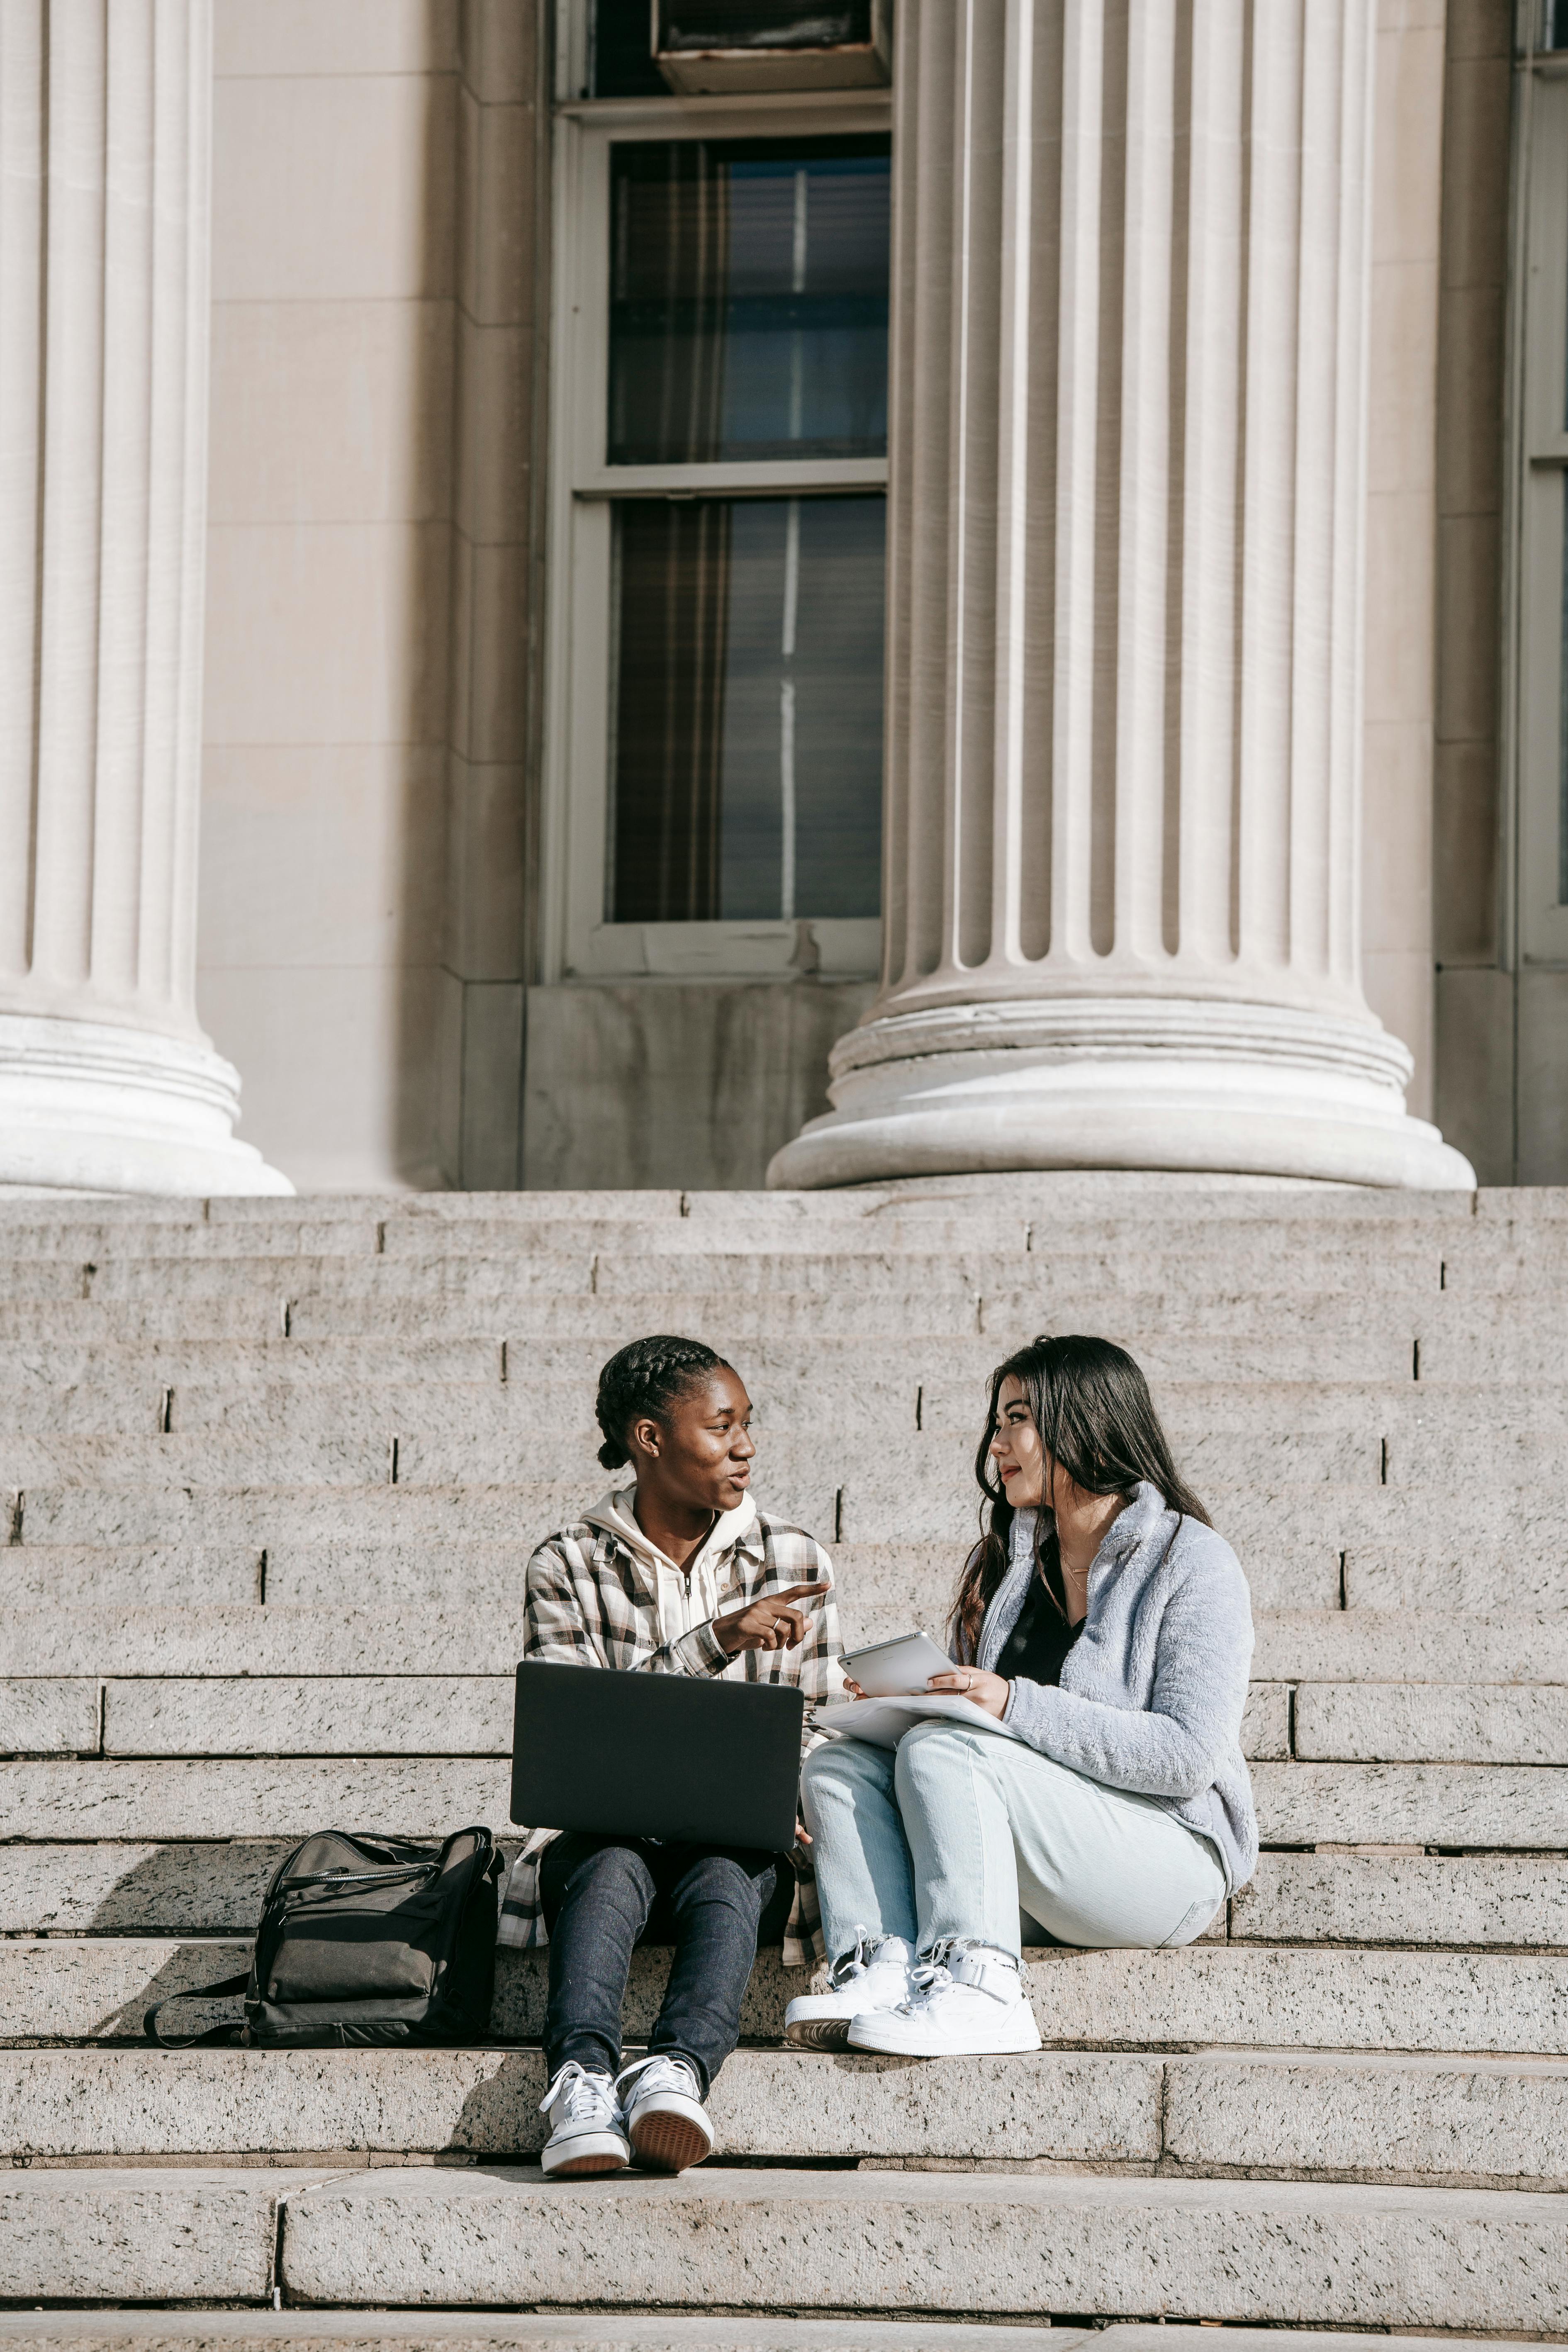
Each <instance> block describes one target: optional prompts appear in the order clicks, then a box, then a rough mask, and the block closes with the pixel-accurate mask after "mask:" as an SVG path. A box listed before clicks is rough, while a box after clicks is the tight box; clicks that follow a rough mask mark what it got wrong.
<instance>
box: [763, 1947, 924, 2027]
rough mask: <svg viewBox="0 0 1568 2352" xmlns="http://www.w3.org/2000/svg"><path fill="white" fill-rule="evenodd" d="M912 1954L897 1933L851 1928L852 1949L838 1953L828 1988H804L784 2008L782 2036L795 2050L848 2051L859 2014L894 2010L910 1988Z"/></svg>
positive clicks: (867, 2014) (862, 2015) (912, 1963)
mask: <svg viewBox="0 0 1568 2352" xmlns="http://www.w3.org/2000/svg"><path fill="white" fill-rule="evenodd" d="M914 1965H915V1956H914V1953H913V1952H912V1951H911V1950H910V1947H909V1945H908V1944H906V1943H905V1941H904V1939H903V1937H901V1936H879V1937H869V1936H868V1935H867V1933H866V1930H865V1928H864V1927H857V1928H856V1930H855V1948H854V1950H853V1951H852V1952H841V1953H840V1954H839V1956H838V1958H837V1959H836V1960H835V1961H834V1963H833V1967H832V1970H831V1972H830V1979H831V1982H830V1990H828V1991H826V1992H803V1993H802V1994H801V1995H800V1997H799V1999H798V2000H792V2001H791V2003H790V2005H789V2007H788V2008H787V2009H786V2010H785V2011H784V2040H785V2041H786V2042H789V2043H790V2044H791V2046H792V2047H793V2048H795V2049H796V2050H847V2049H848V2047H849V2027H850V2023H851V2021H852V2020H853V2019H855V2018H857V2017H868V2016H870V2015H872V2014H873V2013H874V2012H875V2011H880V2010H887V2009H897V2007H898V2005H899V2003H900V2001H901V2000H908V1999H909V1997H910V1991H911V1990H912V1989H913V1988H912V1985H911V1978H912V1975H913V1971H914Z"/></svg>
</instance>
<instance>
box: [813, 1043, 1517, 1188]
mask: <svg viewBox="0 0 1568 2352" xmlns="http://www.w3.org/2000/svg"><path fill="white" fill-rule="evenodd" d="M1411 1067H1412V1064H1411V1059H1410V1055H1409V1054H1408V1053H1407V1052H1406V1050H1405V1047H1404V1046H1403V1045H1401V1044H1400V1043H1399V1040H1398V1039H1397V1038H1396V1037H1391V1036H1390V1035H1389V1034H1387V1032H1386V1031H1385V1030H1384V1029H1381V1028H1379V1027H1377V1026H1376V1025H1375V1024H1372V1023H1370V1022H1361V1021H1347V1020H1343V1019H1341V1018H1339V1017H1337V1016H1332V1015H1325V1014H1319V1013H1294V1012H1290V1011H1289V1010H1287V1009H1283V1008H1279V1007H1276V1006H1273V1005H1258V1004H1237V1003H1224V1002H1215V1003H1209V1002H1207V1001H1204V1000H1199V999H1194V998H1186V999H1181V1000H1164V1001H1162V1000H1152V999H1150V998H1142V999H1140V998H1131V999H1117V998H1077V999H1075V998H1072V997H1061V998H1057V999H1053V1000H1051V1001H1049V1002H1047V1003H1042V1002H1041V1001H1040V1000H1039V999H1038V998H1035V999H1032V1000H1030V1001H1028V1002H1026V1003H995V1004H978V1005H963V1006H960V1007H958V1008H955V1009H949V1008H946V1007H942V1008H939V1009H937V1010H934V1011H928V1012H922V1013H888V1014H886V1015H884V1016H883V1017H882V1018H880V1019H879V1020H876V1021H871V1022H868V1023H867V1024H866V1025H865V1026H864V1027H863V1028H859V1029H852V1030H851V1031H850V1032H849V1034H848V1035H847V1036H846V1037H841V1038H840V1039H839V1041H838V1043H837V1045H836V1046H835V1047H834V1049H833V1055H832V1060H831V1068H832V1072H833V1083H832V1084H831V1086H830V1087H829V1088H828V1093H829V1096H830V1097H831V1099H832V1101H833V1104H834V1108H833V1110H832V1111H831V1112H830V1113H829V1114H828V1115H827V1116H826V1118H816V1119H813V1120H812V1121H811V1122H810V1124H809V1125H808V1126H806V1127H805V1128H804V1129H802V1130H801V1132H800V1134H799V1135H798V1136H797V1137H796V1138H795V1141H794V1142H793V1143H788V1144H786V1145H785V1146H784V1150H782V1151H780V1152H777V1153H775V1154H774V1157H773V1161H772V1164H771V1165H770V1167H769V1169H768V1183H769V1185H770V1186H772V1187H773V1188H775V1189H778V1188H784V1187H788V1188H792V1189H796V1188H798V1189H801V1190H808V1191H809V1190H814V1189H816V1187H818V1186H822V1185H829V1184H863V1183H871V1182H876V1181H879V1180H880V1179H885V1178H888V1177H894V1176H942V1175H954V1174H962V1173H964V1172H966V1171H976V1172H986V1173H994V1172H998V1171H1005V1170H1009V1169H1010V1170H1022V1169H1031V1168H1041V1169H1044V1168H1124V1169H1164V1170H1171V1171H1182V1172H1184V1173H1192V1172H1194V1171H1197V1172H1205V1173H1212V1174H1219V1175H1247V1176H1294V1177H1312V1178H1320V1179H1323V1180H1326V1181H1331V1182H1334V1183H1341V1184H1377V1185H1384V1186H1390V1187H1394V1186H1400V1187H1408V1188H1410V1189H1413V1190H1419V1191H1426V1192H1455V1191H1466V1192H1468V1191H1471V1190H1473V1189H1474V1186H1475V1181H1476V1179H1475V1171H1473V1169H1472V1168H1471V1166H1470V1164H1469V1161H1468V1160H1466V1159H1465V1158H1464V1157H1463V1156H1462V1155H1461V1154H1460V1153H1459V1152H1458V1151H1455V1150H1451V1149H1450V1147H1449V1146H1448V1145H1447V1144H1446V1143H1445V1142H1444V1140H1443V1139H1442V1137H1441V1135H1440V1134H1439V1133H1438V1131H1437V1129H1436V1128H1435V1127H1430V1126H1428V1125H1427V1124H1426V1121H1425V1120H1424V1119H1418V1118H1410V1117H1409V1115H1408V1114H1407V1113H1406V1111H1405V1085H1406V1083H1407V1081H1408V1079H1409V1076H1410V1071H1411Z"/></svg>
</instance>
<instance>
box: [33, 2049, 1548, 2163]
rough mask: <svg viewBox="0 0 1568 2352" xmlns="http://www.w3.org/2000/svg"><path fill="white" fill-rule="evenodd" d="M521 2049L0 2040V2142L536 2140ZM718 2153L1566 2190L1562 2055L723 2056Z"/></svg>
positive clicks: (102, 2152) (240, 2149)
mask: <svg viewBox="0 0 1568 2352" xmlns="http://www.w3.org/2000/svg"><path fill="white" fill-rule="evenodd" d="M544 2088H545V2075H544V2061H543V2056H542V2053H541V2052H540V2051H539V2050H537V2049H528V2050H510V2051H507V2050H425V2051H414V2052H410V2051H403V2050H354V2051H252V2050H199V2051H182V2052H166V2051H154V2050H148V2049H144V2048H142V2049H137V2048H132V2049H118V2050H28V2051H19V2050H17V2051H0V2144H4V2145H5V2147H8V2148H9V2149H10V2150H11V2151H12V2153H13V2154H14V2155H15V2156H19V2157H22V2158H27V2159H29V2160H34V2161H37V2160H42V2161H44V2162H48V2163H60V2162H77V2163H86V2164H95V2163H96V2164H102V2163H107V2162H118V2161H126V2160H131V2159H136V2160H138V2161H147V2160H153V2161H167V2160H183V2161H185V2162H188V2163H196V2162H202V2161H204V2160H207V2161H211V2160H217V2161H223V2162H227V2161H229V2160H233V2161H237V2162H240V2161H245V2160H247V2159H248V2160H250V2161H253V2162H254V2161H265V2160H268V2159H271V2160H273V2161H278V2160H283V2161H292V2162H294V2163H300V2162H303V2161H306V2160H309V2161H311V2162H314V2161H317V2160H319V2159H320V2157H321V2151H322V2150H330V2149H338V2150H345V2149H347V2150H353V2151H354V2154H353V2158H343V2159H342V2160H343V2161H353V2162H355V2163H363V2162H365V2161H366V2160H367V2158H375V2157H381V2158H386V2159H388V2160H391V2161H395V2162H407V2161H410V2160H414V2159H416V2158H419V2157H421V2156H423V2157H424V2158H426V2159H427V2160H434V2159H438V2158H441V2157H443V2156H447V2157H451V2156H456V2157H458V2158H472V2159H478V2160H481V2161H483V2160H486V2159H491V2160H494V2159H500V2160H504V2161H507V2162H516V2161H519V2160H522V2159H525V2158H531V2157H532V2156H534V2155H536V2154H537V2152H538V2150H539V2148H540V2147H542V2144H543V2140H544V2137H545V2130H546V2126H545V2123H544V2119H543V2117H542V2116H541V2115H540V2112H539V2102H540V2099H541V2097H542V2094H543V2091H544ZM712 2111H713V2116H714V2122H715V2125H716V2126H717V2129H718V2133H719V2147H720V2151H721V2159H722V2160H733V2159H736V2158H747V2159H751V2160H753V2161H758V2160H761V2161H768V2162H772V2163H774V2164H789V2163H793V2162H796V2161H807V2162H809V2161H811V2160H813V2159H818V2158H835V2159H838V2160H840V2161H843V2160H844V2159H849V2160H851V2161H855V2160H858V2161H859V2162H860V2163H861V2164H862V2165H865V2164H867V2163H876V2164H879V2165H882V2166H887V2165H897V2166H899V2167H900V2168H903V2167H907V2168H910V2169H939V2168H942V2169H950V2170H955V2171H957V2170H981V2171H986V2172H989V2171H1016V2170H1042V2171H1043V2170H1047V2169H1050V2170H1060V2169H1063V2168H1068V2169H1071V2170H1082V2169H1092V2170H1096V2171H1100V2170H1104V2171H1114V2172H1116V2173H1119V2174H1121V2173H1153V2172H1161V2173H1173V2174H1178V2173H1179V2174H1184V2175H1186V2176H1190V2177H1216V2176H1221V2175H1244V2176H1246V2177H1249V2178H1258V2179H1262V2178H1276V2179H1355V2180H1361V2181H1381V2182H1389V2181H1395V2182H1397V2181H1411V2182H1417V2183H1430V2184H1432V2185H1447V2186H1450V2187H1477V2188H1498V2189H1552V2190H1557V2191H1561V2190H1563V2189H1568V2063H1563V2062H1558V2063H1555V2064H1553V2063H1549V2062H1543V2061H1537V2062H1535V2063H1530V2062H1528V2061H1525V2060H1520V2059H1500V2058H1492V2059H1484V2058H1482V2059H1477V2058H1450V2057H1443V2058H1436V2057H1434V2058H1386V2057H1379V2056H1373V2055H1365V2056H1361V2057H1354V2058H1352V2057H1338V2056H1311V2057H1308V2056H1300V2055H1283V2054H1280V2053H1274V2052H1252V2053H1240V2052H1228V2053H1227V2052H1216V2051H1210V2052H1207V2053H1204V2054H1203V2055H1201V2056H1191V2057H1164V2058H1162V2057H1137V2056H1131V2055H1119V2054H1108V2053H1068V2052H1062V2051H1045V2052H1041V2053H1037V2054H1033V2055H1028V2056H1020V2057H1011V2058H988V2059H973V2060H971V2059H952V2060H940V2061H935V2062H923V2063H922V2062H915V2061H900V2060H893V2059H877V2058H870V2057H866V2056H861V2055H858V2054H855V2053H849V2054H847V2055H844V2056H838V2057H827V2056H812V2055H808V2054H806V2053H802V2052H798V2051H781V2050H758V2049H747V2048H743V2049H742V2050H740V2051H738V2052H737V2053H736V2054H735V2056H734V2057H733V2058H732V2059H731V2061H730V2063H729V2064H728V2065H727V2066H726V2067H725V2068H724V2070H723V2072H722V2074H721V2075H720V2077H719V2080H718V2082H717V2084H715V2086H714V2090H713V2096H712Z"/></svg>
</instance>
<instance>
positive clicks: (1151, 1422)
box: [948, 1334, 1212, 1659]
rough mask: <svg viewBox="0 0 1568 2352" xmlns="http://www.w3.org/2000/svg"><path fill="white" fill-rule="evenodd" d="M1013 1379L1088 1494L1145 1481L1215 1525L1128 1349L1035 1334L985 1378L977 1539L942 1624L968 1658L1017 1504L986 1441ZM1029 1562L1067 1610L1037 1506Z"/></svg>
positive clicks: (1175, 1505) (1051, 1533)
mask: <svg viewBox="0 0 1568 2352" xmlns="http://www.w3.org/2000/svg"><path fill="white" fill-rule="evenodd" d="M1007 1380H1014V1381H1017V1383H1018V1385H1019V1387H1020V1388H1021V1389H1022V1390H1023V1391H1024V1394H1025V1396H1026V1399H1027V1401H1028V1406H1029V1411H1030V1412H1031V1413H1032V1414H1033V1415H1034V1419H1035V1427H1036V1428H1037V1430H1038V1431H1039V1433H1040V1443H1041V1444H1042V1445H1043V1446H1044V1448H1045V1450H1046V1453H1047V1456H1048V1457H1049V1459H1050V1461H1053V1462H1057V1463H1059V1464H1060V1465H1061V1467H1062V1468H1063V1469H1064V1470H1065V1471H1066V1472H1067V1475H1068V1477H1069V1478H1070V1479H1071V1480H1072V1482H1073V1484H1074V1486H1081V1487H1082V1488H1083V1489H1084V1491H1085V1493H1086V1494H1089V1495H1131V1492H1132V1489H1133V1488H1134V1486H1138V1485H1140V1484H1141V1483H1142V1481H1143V1480H1145V1479H1147V1481H1148V1483H1149V1484H1150V1486H1157V1487H1158V1488H1159V1490H1160V1492H1161V1494H1162V1495H1163V1496H1164V1498H1165V1503H1166V1507H1167V1508H1168V1509H1170V1510H1173V1511H1180V1512H1182V1513H1183V1514H1184V1517H1187V1518H1189V1519H1201V1520H1202V1522H1203V1524H1204V1526H1205V1528H1206V1527H1208V1526H1210V1525H1211V1524H1212V1522H1211V1520H1210V1518H1209V1515H1208V1513H1207V1512H1206V1511H1205V1508H1204V1507H1203V1505H1202V1504H1201V1503H1200V1502H1199V1500H1198V1498H1197V1496H1195V1495H1194V1492H1193V1490H1192V1488H1191V1487H1190V1486H1188V1485H1187V1483H1186V1481H1185V1479H1184V1478H1183V1476H1182V1475H1181V1474H1180V1472H1179V1471H1178V1470H1177V1468H1176V1465H1175V1463H1174V1461H1173V1458H1172V1454H1171V1448H1170V1444H1169V1442H1168V1440H1167V1439H1166V1436H1165V1433H1164V1431H1163V1429H1162V1428H1161V1426H1160V1416H1159V1414H1158V1413H1157V1412H1155V1410H1154V1403H1153V1400H1152V1397H1151V1396H1150V1394H1149V1383H1148V1381H1146V1380H1145V1379H1144V1377H1143V1375H1142V1372H1141V1371H1140V1370H1139V1369H1138V1366H1137V1365H1136V1364H1135V1363H1134V1362H1133V1360H1132V1359H1131V1356H1130V1355H1129V1354H1128V1353H1127V1350H1126V1349H1125V1348H1118V1347H1116V1346H1115V1345H1113V1343H1112V1342H1111V1341H1110V1339H1085V1338H1083V1337H1081V1336H1078V1335H1074V1336H1073V1337H1070V1338H1066V1339H1049V1338H1047V1337H1046V1336H1045V1335H1043V1334H1042V1336H1041V1337H1040V1338H1039V1339H1031V1340H1030V1342H1029V1344H1028V1346H1027V1347H1026V1348H1019V1349H1016V1352H1015V1353H1014V1354H1012V1355H1011V1356H1009V1357H1008V1358H1007V1360H1006V1362H1005V1363H1003V1364H998V1365H997V1367H996V1370H994V1372H993V1373H992V1375H991V1410H990V1412H988V1413H987V1415H986V1417H985V1428H984V1434H983V1435H982V1437H981V1440H980V1444H979V1447H978V1449H977V1451H976V1453H975V1456H974V1475H975V1478H976V1480H977V1482H978V1484H979V1487H980V1491H981V1494H982V1495H983V1496H984V1497H985V1503H988V1504H989V1505H990V1508H989V1510H988V1511H987V1509H986V1508H985V1503H983V1504H982V1506H981V1536H980V1541H979V1543H978V1544H977V1545H976V1546H975V1548H974V1549H973V1551H972V1552H971V1554H970V1556H969V1559H968V1562H967V1564H966V1566H965V1568H964V1571H963V1580H962V1581H961V1582H960V1584H959V1588H958V1597H957V1599H956V1600H955V1601H954V1602H953V1604H952V1616H951V1617H950V1619H949V1621H948V1624H949V1630H950V1632H951V1633H952V1636H953V1638H954V1640H955V1642H956V1644H957V1646H958V1649H959V1651H960V1653H961V1654H962V1655H963V1657H965V1658H969V1659H973V1656H974V1654H975V1652H976V1650H977V1648H978V1646H979V1641H980V1628H981V1625H982V1623H983V1622H984V1616H985V1612H986V1609H987V1608H988V1607H989V1605H990V1601H991V1597H992V1595H993V1593H994V1591H995V1590H996V1588H997V1586H998V1585H999V1584H1000V1583H1001V1581H1002V1580H1003V1578H1004V1577H1005V1575H1006V1573H1007V1565H1008V1559H1009V1557H1010V1545H1011V1538H1012V1529H1013V1506H1012V1504H1011V1503H1010V1502H1009V1501H1008V1500H1007V1496H1006V1491H1005V1488H1004V1487H1003V1486H1002V1484H1001V1482H1000V1480H999V1479H998V1478H997V1477H996V1476H995V1475H994V1472H993V1470H992V1466H991V1440H992V1439H993V1438H994V1436H995V1434H996V1426H997V1423H998V1421H999V1420H1000V1418H1001V1407H1000V1402H999V1400H1000V1397H1001V1394H1002V1383H1003V1381H1007ZM1035 1558H1036V1559H1037V1562H1038V1564H1039V1568H1040V1572H1041V1575H1042V1577H1043V1579H1044V1580H1045V1586H1046V1590H1047V1592H1048V1593H1049V1594H1050V1596H1051V1599H1052V1600H1053V1601H1055V1602H1056V1605H1057V1607H1058V1609H1059V1610H1060V1611H1061V1612H1062V1614H1063V1615H1064V1616H1065V1615H1066V1614H1067V1595H1066V1592H1065V1591H1064V1589H1063V1585H1062V1570H1061V1556H1060V1553H1059V1551H1058V1546H1057V1531H1056V1521H1055V1518H1054V1517H1053V1515H1052V1513H1051V1512H1050V1511H1049V1510H1047V1509H1042V1510H1041V1512H1040V1513H1039V1516H1038V1517H1037V1519H1036V1521H1035Z"/></svg>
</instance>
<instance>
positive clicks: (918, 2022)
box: [849, 1941, 1040, 2058]
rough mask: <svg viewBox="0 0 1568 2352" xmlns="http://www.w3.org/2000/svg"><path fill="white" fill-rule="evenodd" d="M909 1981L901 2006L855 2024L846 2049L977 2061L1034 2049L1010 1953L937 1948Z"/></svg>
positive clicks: (1036, 2041)
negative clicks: (911, 1985) (906, 1997)
mask: <svg viewBox="0 0 1568 2352" xmlns="http://www.w3.org/2000/svg"><path fill="white" fill-rule="evenodd" d="M914 1977H915V1990H913V1992H912V1993H911V1994H910V1998H909V2000H906V2001H904V2002H903V2003H902V2004H901V2005H900V2007H899V2008H898V2009H891V2010H878V2011H874V2012H873V2013H872V2014H870V2015H869V2016H865V2017H857V2018H856V2019H855V2020H854V2021H853V2022H852V2023H851V2025H850V2028H849V2047H850V2048H851V2049H852V2050H882V2051H887V2052H889V2053H891V2054H893V2055H896V2056H898V2057H900V2058H982V2057H988V2056H991V2055H993V2054H994V2053H1003V2052H1007V2051H1015V2050H1037V2049H1038V2048H1039V2047H1040V2029H1039V2027H1038V2026H1037V2024H1036V2023H1035V2013H1034V2011H1033V2010H1032V2009H1031V2008H1030V2007H1029V1996H1028V1992H1027V1990H1026V1987H1025V1984H1024V1978H1023V1971H1022V1970H1021V1969H1020V1968H1019V1965H1018V1963H1017V1961H1016V1959H1015V1958H1013V1956H1012V1954H1011V1953H1010V1952H999V1951H997V1950H996V1949H995V1948H994V1946H993V1945H990V1944H973V1943H969V1942H962V1943H961V1942H957V1941H954V1942H952V1943H949V1944H939V1945H938V1947H937V1948H936V1950H935V1951H934V1952H932V1954H931V1958H930V1960H929V1961H927V1962H926V1964H925V1966H924V1967H922V1968H919V1969H916V1970H915V1972H914Z"/></svg>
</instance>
